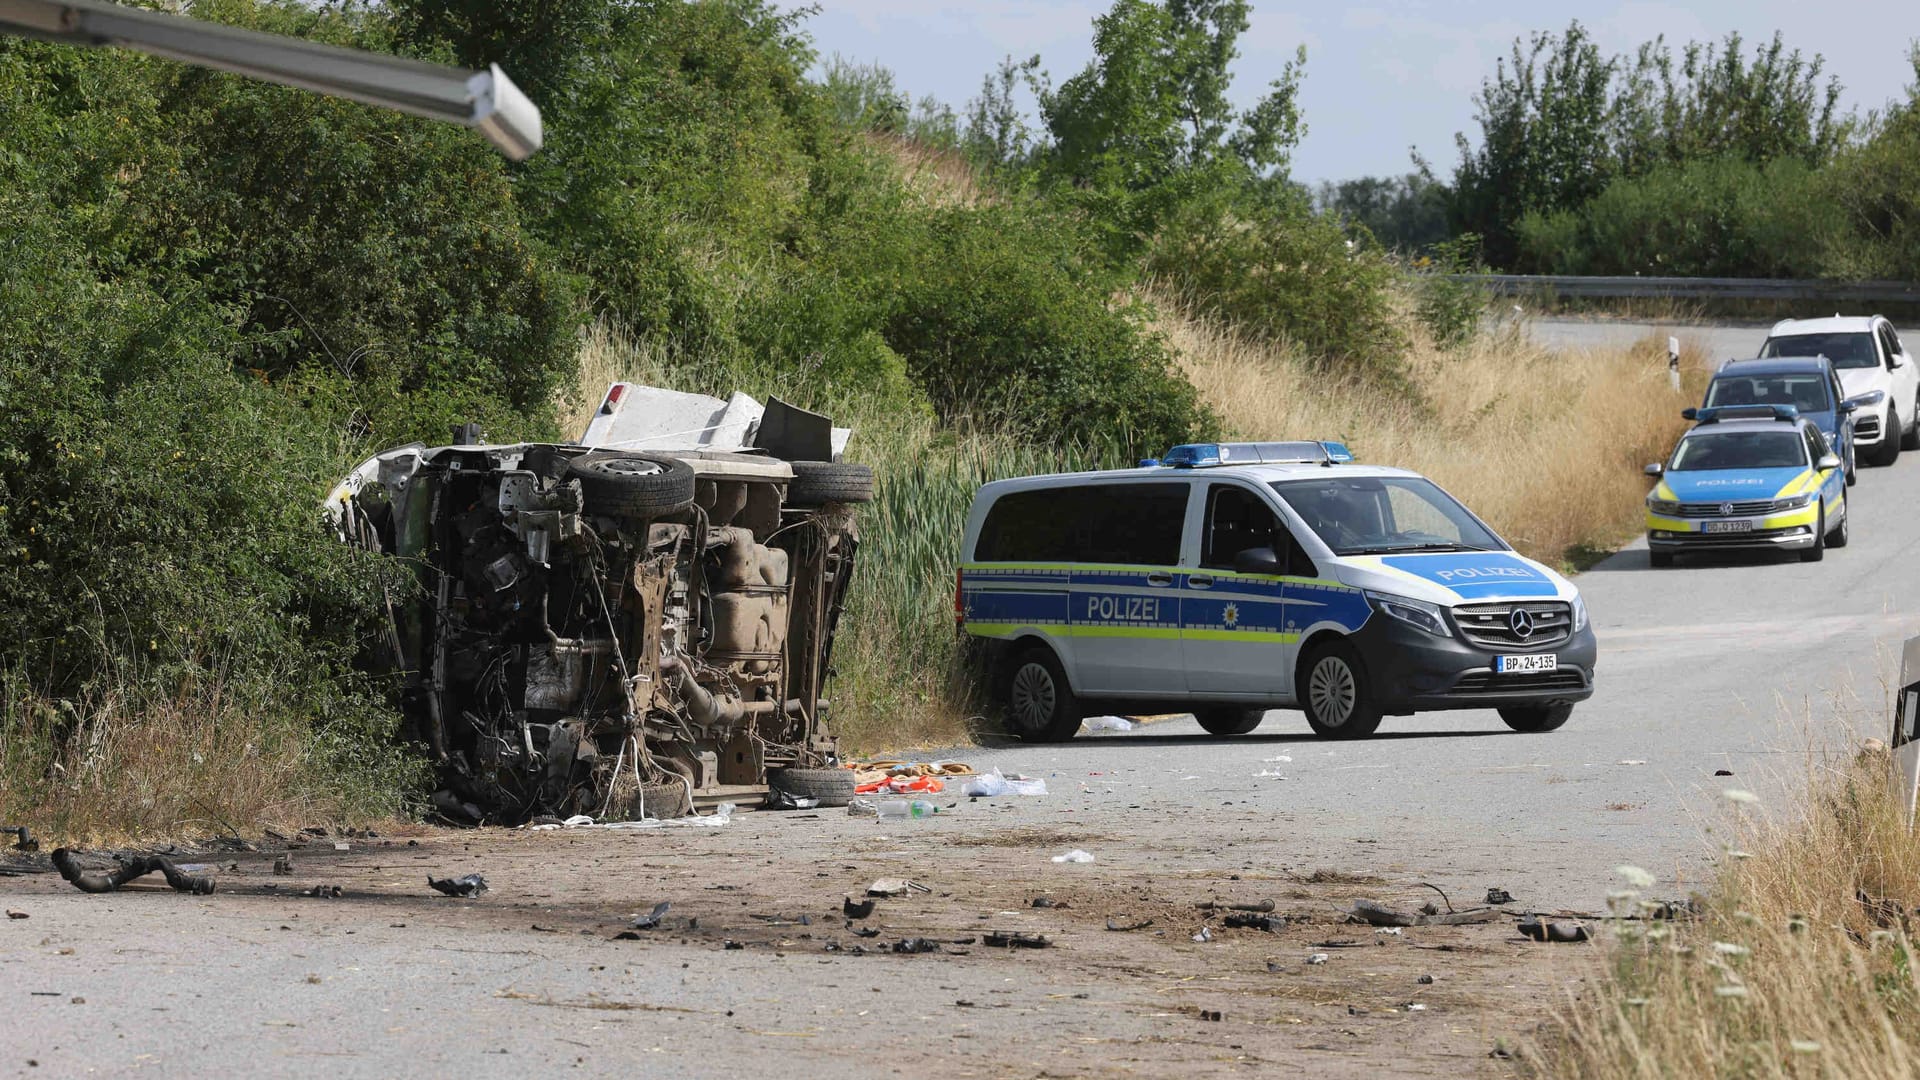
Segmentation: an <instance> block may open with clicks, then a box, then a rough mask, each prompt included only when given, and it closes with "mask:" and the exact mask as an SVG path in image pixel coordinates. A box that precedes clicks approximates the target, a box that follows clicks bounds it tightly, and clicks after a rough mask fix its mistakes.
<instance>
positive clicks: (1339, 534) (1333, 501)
mask: <svg viewBox="0 0 1920 1080" xmlns="http://www.w3.org/2000/svg"><path fill="white" fill-rule="evenodd" d="M1273 490H1274V491H1275V492H1276V493H1278V494H1279V496H1280V498H1281V499H1282V500H1284V501H1285V502H1286V504H1287V505H1288V506H1290V507H1292V508H1293V512H1294V513H1296V514H1298V515H1300V519H1301V520H1302V521H1305V522H1306V523H1307V527H1308V528H1310V529H1312V530H1313V531H1314V533H1315V534H1316V535H1318V536H1319V537H1320V539H1321V541H1322V542H1324V543H1325V544H1326V545H1327V546H1328V547H1329V548H1332V549H1333V552H1334V554H1336V555H1380V554H1385V553H1387V552H1391V551H1504V550H1506V547H1507V546H1506V545H1505V544H1503V543H1501V542H1500V539H1499V538H1498V537H1496V536H1494V535H1493V534H1492V533H1490V532H1488V531H1487V530H1486V527H1485V526H1483V525H1481V524H1480V523H1479V522H1478V521H1475V520H1474V517H1473V515H1472V514H1469V513H1467V509H1466V507H1464V506H1461V505H1460V504H1459V503H1458V502H1455V501H1454V499H1453V496H1451V495H1448V494H1447V493H1446V492H1444V491H1441V490H1440V488H1439V487H1438V486H1436V485H1435V484H1434V483H1433V482H1432V481H1431V480H1424V479H1421V478H1419V477H1414V476H1340V475H1338V474H1332V475H1328V476H1325V477H1316V478H1314V479H1312V480H1276V481H1274V483H1273Z"/></svg>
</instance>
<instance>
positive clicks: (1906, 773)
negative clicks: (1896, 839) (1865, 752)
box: [1887, 637, 1920, 828]
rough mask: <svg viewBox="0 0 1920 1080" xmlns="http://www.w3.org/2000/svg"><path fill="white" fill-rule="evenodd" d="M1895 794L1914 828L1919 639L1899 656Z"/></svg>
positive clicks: (1919, 752)
mask: <svg viewBox="0 0 1920 1080" xmlns="http://www.w3.org/2000/svg"><path fill="white" fill-rule="evenodd" d="M1887 745H1888V746H1889V747H1890V748H1891V750H1892V753H1893V783H1894V789H1893V794H1894V797H1895V798H1896V799H1898V800H1899V801H1900V809H1901V811H1902V812H1904V813H1905V814H1906V815H1907V825H1908V827H1909V828H1911V827H1912V825H1913V817H1914V801H1915V796H1916V795H1920V637H1913V638H1908V639H1907V644H1906V647H1905V648H1904V649H1903V650H1902V652H1901V656H1900V696H1899V697H1897V698H1896V699H1894V704H1893V738H1892V740H1891V741H1890V742H1889V743H1888V744H1887Z"/></svg>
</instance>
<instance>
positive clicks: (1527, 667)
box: [1493, 653, 1560, 675]
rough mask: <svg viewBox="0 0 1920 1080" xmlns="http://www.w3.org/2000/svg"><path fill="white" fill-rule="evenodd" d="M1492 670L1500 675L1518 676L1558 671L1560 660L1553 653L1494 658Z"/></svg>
mask: <svg viewBox="0 0 1920 1080" xmlns="http://www.w3.org/2000/svg"><path fill="white" fill-rule="evenodd" d="M1493 670H1494V671H1495V672H1496V673H1497V674H1501V675H1519V674H1522V673H1524V672H1529V671H1558V670H1560V658H1559V657H1558V656H1555V655H1554V654H1553V653H1535V654H1534V655H1532V656H1496V657H1494V658H1493Z"/></svg>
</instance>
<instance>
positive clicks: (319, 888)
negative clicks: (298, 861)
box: [300, 885, 346, 900]
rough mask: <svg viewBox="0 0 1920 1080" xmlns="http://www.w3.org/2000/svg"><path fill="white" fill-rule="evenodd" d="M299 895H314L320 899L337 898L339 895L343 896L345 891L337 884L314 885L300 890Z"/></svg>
mask: <svg viewBox="0 0 1920 1080" xmlns="http://www.w3.org/2000/svg"><path fill="white" fill-rule="evenodd" d="M300 895H301V896H314V897H318V898H320V899H322V900H337V899H339V898H340V897H342V896H345V895H346V891H345V890H344V889H342V888H340V886H338V885H315V886H314V887H313V888H311V889H302V890H300Z"/></svg>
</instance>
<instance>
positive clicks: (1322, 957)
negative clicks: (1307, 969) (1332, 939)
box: [1307, 952, 1327, 964]
mask: <svg viewBox="0 0 1920 1080" xmlns="http://www.w3.org/2000/svg"><path fill="white" fill-rule="evenodd" d="M1326 962H1327V954H1326V953H1323V952H1317V953H1314V954H1313V955H1312V956H1309V957H1307V963H1309V964H1324V963H1326Z"/></svg>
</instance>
